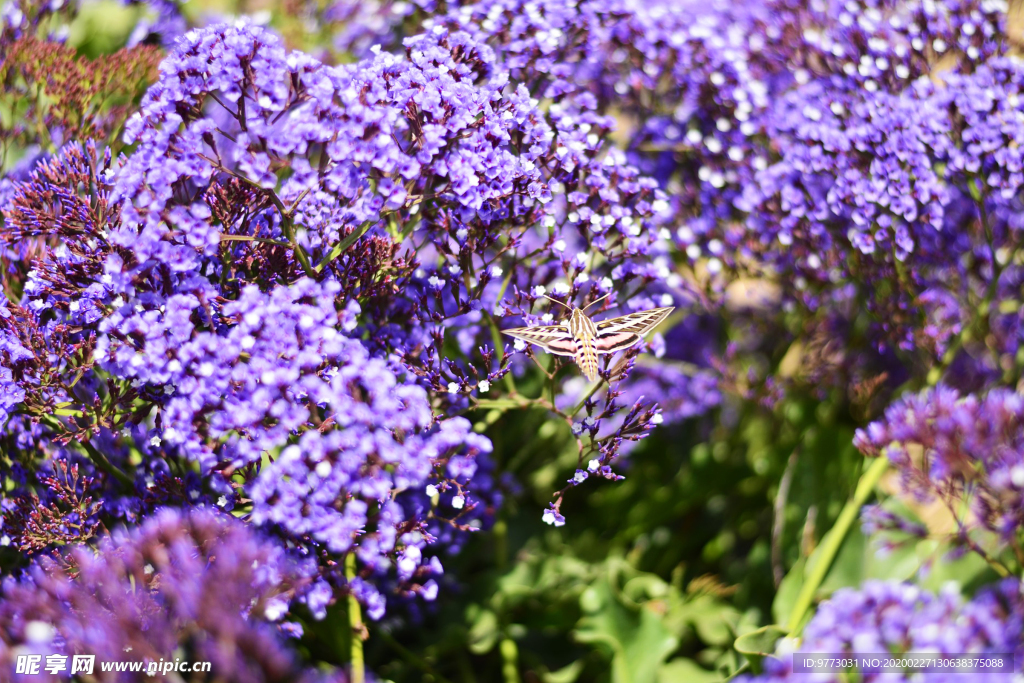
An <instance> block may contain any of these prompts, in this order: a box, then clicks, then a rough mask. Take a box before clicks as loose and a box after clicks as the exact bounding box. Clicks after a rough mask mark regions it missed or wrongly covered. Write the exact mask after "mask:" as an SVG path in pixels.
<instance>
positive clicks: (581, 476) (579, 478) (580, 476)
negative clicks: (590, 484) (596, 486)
mask: <svg viewBox="0 0 1024 683" xmlns="http://www.w3.org/2000/svg"><path fill="white" fill-rule="evenodd" d="M572 478H573V481H575V482H576V483H577V484H582V483H583V481H584V480H585V479H586V478H587V473H586V472H584V471H583V470H576V474H574V475H572Z"/></svg>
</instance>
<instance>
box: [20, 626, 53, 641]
mask: <svg viewBox="0 0 1024 683" xmlns="http://www.w3.org/2000/svg"><path fill="white" fill-rule="evenodd" d="M55 635H57V629H55V628H54V627H53V626H51V625H50V624H47V623H46V622H45V621H30V622H28V623H27V624H25V640H27V641H28V642H30V643H39V644H41V643H49V642H50V641H52V640H53V637H54V636H55Z"/></svg>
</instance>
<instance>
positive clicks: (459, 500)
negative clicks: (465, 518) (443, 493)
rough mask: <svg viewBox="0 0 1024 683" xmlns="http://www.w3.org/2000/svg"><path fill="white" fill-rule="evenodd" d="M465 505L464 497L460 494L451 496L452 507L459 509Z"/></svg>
mask: <svg viewBox="0 0 1024 683" xmlns="http://www.w3.org/2000/svg"><path fill="white" fill-rule="evenodd" d="M465 505H466V499H465V498H463V497H462V496H455V497H454V498H452V507H453V508H455V509H456V510H461V509H462V508H463V507H464V506H465Z"/></svg>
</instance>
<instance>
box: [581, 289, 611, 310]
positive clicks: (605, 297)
mask: <svg viewBox="0 0 1024 683" xmlns="http://www.w3.org/2000/svg"><path fill="white" fill-rule="evenodd" d="M611 295H612V293H611V292H608V293H607V294H605V295H604V296H602V297H601V298H600V299H594V300H593V301H591V302H590V303H589V304H587V305H586V306H584V307H583V312H584V313H586V312H587V309H588V308H590V307H591V306H593V305H594V304H596V303H599V302H601V301H604V300H605V299H607V298H608V297H610V296H611Z"/></svg>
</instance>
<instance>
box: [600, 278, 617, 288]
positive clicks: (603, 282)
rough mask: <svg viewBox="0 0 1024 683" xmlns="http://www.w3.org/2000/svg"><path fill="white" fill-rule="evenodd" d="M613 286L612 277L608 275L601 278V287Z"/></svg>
mask: <svg viewBox="0 0 1024 683" xmlns="http://www.w3.org/2000/svg"><path fill="white" fill-rule="evenodd" d="M614 286H615V283H614V282H612V279H611V278H610V277H603V278H601V289H611V288H612V287H614Z"/></svg>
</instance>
